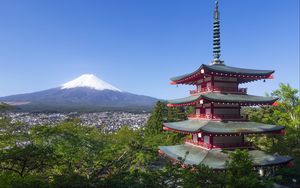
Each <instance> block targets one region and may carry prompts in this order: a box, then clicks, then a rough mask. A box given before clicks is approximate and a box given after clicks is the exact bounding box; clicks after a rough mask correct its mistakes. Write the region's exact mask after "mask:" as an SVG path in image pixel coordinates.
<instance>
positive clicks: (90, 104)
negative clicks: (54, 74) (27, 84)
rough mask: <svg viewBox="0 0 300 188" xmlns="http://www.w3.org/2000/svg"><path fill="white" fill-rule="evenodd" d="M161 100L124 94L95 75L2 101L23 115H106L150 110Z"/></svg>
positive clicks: (1, 99) (0, 99)
mask: <svg viewBox="0 0 300 188" xmlns="http://www.w3.org/2000/svg"><path fill="white" fill-rule="evenodd" d="M157 100H158V99H155V98H153V97H148V96H143V95H136V94H132V93H128V92H124V91H121V90H120V89H118V88H117V87H115V86H112V85H110V84H109V83H107V82H105V81H103V80H101V79H99V78H97V77H96V76H95V75H92V74H84V75H81V76H80V77H78V78H76V79H74V80H72V81H70V82H67V83H65V84H62V85H61V86H59V87H57V88H53V89H48V90H44V91H39V92H34V93H27V94H19V95H11V96H7V97H1V98H0V101H2V102H6V103H8V104H12V105H16V106H17V107H18V109H20V110H24V111H29V110H30V111H104V110H132V111H139V110H140V111H142V110H149V109H151V108H152V107H153V106H154V104H155V103H156V101H157Z"/></svg>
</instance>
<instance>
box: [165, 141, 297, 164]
mask: <svg viewBox="0 0 300 188" xmlns="http://www.w3.org/2000/svg"><path fill="white" fill-rule="evenodd" d="M159 149H160V152H161V153H163V154H164V155H166V156H167V157H169V158H171V159H175V160H178V158H182V159H184V158H185V156H186V158H185V161H184V163H185V164H186V165H200V164H202V165H206V166H208V167H210V168H212V169H216V170H218V169H219V170H224V169H225V163H226V161H227V160H228V159H229V153H231V152H232V151H230V150H226V152H225V151H224V150H222V149H216V150H215V149H214V150H205V149H202V148H199V147H195V146H192V145H187V144H183V145H175V146H160V147H159ZM187 152H188V154H187ZM248 152H249V155H250V157H251V158H252V160H253V163H254V167H260V166H273V165H280V164H286V163H288V162H290V161H291V160H293V158H291V157H289V156H280V155H270V154H267V153H265V152H263V151H259V150H249V151H248Z"/></svg>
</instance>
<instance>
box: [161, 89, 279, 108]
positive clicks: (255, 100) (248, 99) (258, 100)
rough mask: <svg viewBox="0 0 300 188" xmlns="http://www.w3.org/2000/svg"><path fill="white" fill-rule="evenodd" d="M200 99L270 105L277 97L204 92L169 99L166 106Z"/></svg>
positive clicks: (194, 101)
mask: <svg viewBox="0 0 300 188" xmlns="http://www.w3.org/2000/svg"><path fill="white" fill-rule="evenodd" d="M200 100H205V101H208V102H216V103H237V104H240V105H241V106H255V105H272V104H273V103H274V102H275V101H277V100H278V98H273V97H260V96H254V95H238V94H222V93H212V92H211V93H205V94H199V95H192V96H188V97H185V98H180V99H174V100H169V101H168V104H167V106H169V107H176V106H190V105H195V104H197V103H200Z"/></svg>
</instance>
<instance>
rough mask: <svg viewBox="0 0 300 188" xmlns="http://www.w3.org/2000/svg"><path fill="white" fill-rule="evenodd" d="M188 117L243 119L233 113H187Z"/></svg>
mask: <svg viewBox="0 0 300 188" xmlns="http://www.w3.org/2000/svg"><path fill="white" fill-rule="evenodd" d="M188 118H189V119H213V120H245V118H244V117H242V116H240V115H235V114H218V115H217V114H214V115H211V114H189V115H188Z"/></svg>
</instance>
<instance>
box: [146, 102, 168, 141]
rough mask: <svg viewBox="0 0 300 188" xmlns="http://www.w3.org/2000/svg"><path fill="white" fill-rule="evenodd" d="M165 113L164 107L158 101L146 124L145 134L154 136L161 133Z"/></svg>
mask: <svg viewBox="0 0 300 188" xmlns="http://www.w3.org/2000/svg"><path fill="white" fill-rule="evenodd" d="M166 113H167V108H166V105H165V104H164V103H163V102H161V101H158V102H157V103H156V105H155V107H154V110H153V112H152V114H151V116H150V118H149V120H148V122H147V125H146V129H145V134H148V135H154V134H159V133H161V131H162V129H163V122H164V120H165V117H166V116H165V114H166Z"/></svg>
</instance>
